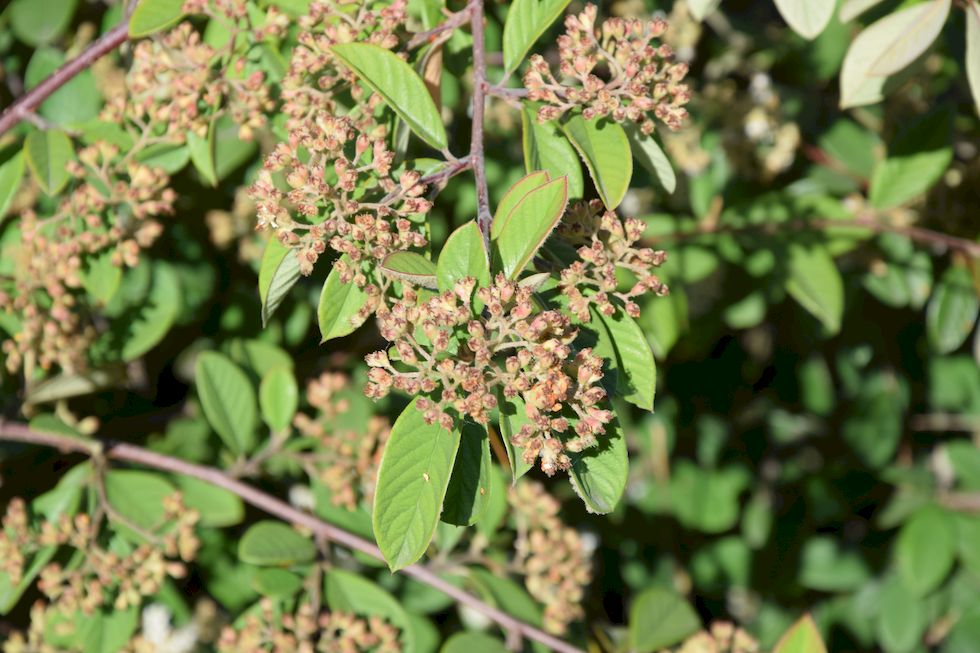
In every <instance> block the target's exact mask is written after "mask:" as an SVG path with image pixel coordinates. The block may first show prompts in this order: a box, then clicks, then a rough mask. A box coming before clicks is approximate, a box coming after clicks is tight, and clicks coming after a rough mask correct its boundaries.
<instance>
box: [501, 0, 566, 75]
mask: <svg viewBox="0 0 980 653" xmlns="http://www.w3.org/2000/svg"><path fill="white" fill-rule="evenodd" d="M568 3H569V0H515V2H512V3H510V7H509V9H508V10H507V20H506V21H505V22H504V72H508V73H509V72H511V71H513V70H516V69H517V67H518V66H519V65H521V62H522V61H523V60H524V57H525V55H527V53H528V50H530V49H531V46H533V45H534V42H535V41H537V40H538V39H539V38H541V35H542V34H544V32H545V30H547V29H548V27H550V26H551V24H552V23H554V22H555V21H556V20H557V19H558V17H559V16H561V13H562V12H563V11H564V10H565V7H567V6H568Z"/></svg>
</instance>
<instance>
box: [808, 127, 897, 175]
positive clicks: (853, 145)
mask: <svg viewBox="0 0 980 653" xmlns="http://www.w3.org/2000/svg"><path fill="white" fill-rule="evenodd" d="M818 144H819V145H820V148H821V149H823V150H824V151H825V152H826V153H827V154H828V155H830V156H831V157H832V158H833V159H835V160H836V161H838V162H840V163H841V164H842V165H843V166H844V167H845V168H847V169H848V170H849V171H850V172H853V173H854V174H856V175H858V176H860V177H861V178H863V179H868V178H869V177H871V174H872V173H873V172H874V167H875V163H876V157H875V153H876V152H878V151H879V150H880V149H883V145H882V143H881V139H879V138H878V135H877V134H875V133H874V132H873V131H870V130H868V129H865V128H864V127H861V126H859V125H858V124H857V123H855V122H854V121H852V120H848V119H846V118H841V119H839V120H837V121H836V122H834V124H833V125H831V126H830V129H828V130H827V131H826V132H824V133H823V134H822V135H821V136H820V140H819V141H818Z"/></svg>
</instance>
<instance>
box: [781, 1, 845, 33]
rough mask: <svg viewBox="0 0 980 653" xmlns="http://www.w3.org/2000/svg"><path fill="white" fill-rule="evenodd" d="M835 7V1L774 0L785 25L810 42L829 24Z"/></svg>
mask: <svg viewBox="0 0 980 653" xmlns="http://www.w3.org/2000/svg"><path fill="white" fill-rule="evenodd" d="M836 7H837V1H836V0H776V8H777V9H779V13H780V14H781V15H782V17H783V19H784V20H785V21H786V23H787V24H788V25H789V26H790V27H791V28H792V29H793V31H794V32H796V33H797V34H799V35H800V36H802V37H803V38H805V39H809V40H811V41H812V40H813V39H815V38H817V37H818V36H819V35H820V33H821V32H823V30H824V28H825V27H827V24H828V23H830V19H831V18H832V17H833V15H834V9H835V8H836Z"/></svg>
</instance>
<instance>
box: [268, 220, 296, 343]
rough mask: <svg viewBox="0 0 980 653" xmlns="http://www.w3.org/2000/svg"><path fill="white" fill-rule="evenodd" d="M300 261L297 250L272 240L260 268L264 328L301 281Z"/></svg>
mask: <svg viewBox="0 0 980 653" xmlns="http://www.w3.org/2000/svg"><path fill="white" fill-rule="evenodd" d="M299 277H300V272H299V259H297V258H296V252H295V250H293V249H291V248H289V247H286V246H285V245H283V244H282V243H280V242H279V239H278V238H270V239H269V242H268V243H267V244H266V246H265V252H263V254H262V265H261V266H260V267H259V301H260V302H261V304H262V326H263V327H265V326H266V325H267V324H268V323H269V318H271V317H272V314H273V313H275V312H276V309H278V308H279V306H280V304H282V302H283V300H284V299H285V298H286V295H288V294H289V290H290V289H291V288H292V287H293V286H294V285H296V282H297V281H299Z"/></svg>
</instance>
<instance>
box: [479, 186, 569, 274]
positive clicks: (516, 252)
mask: <svg viewBox="0 0 980 653" xmlns="http://www.w3.org/2000/svg"><path fill="white" fill-rule="evenodd" d="M567 205H568V180H567V179H566V178H565V177H561V178H559V179H555V180H554V181H549V182H548V183H546V184H544V185H542V186H539V187H538V188H535V189H534V190H532V191H531V192H529V193H527V195H525V196H524V198H523V199H521V201H520V202H518V203H517V206H515V207H514V209H513V210H512V211H511V212H510V215H509V216H508V217H507V219H506V220H505V221H504V225H503V227H501V229H500V234H499V236H498V237H497V241H496V244H497V255H498V258H499V261H500V270H501V271H502V272H503V273H504V275H505V276H506V277H507V278H509V279H516V278H517V277H518V276H520V274H521V272H523V271H524V268H525V267H526V266H527V264H528V262H529V261H530V260H531V257H533V256H534V255H535V253H537V251H538V250H539V249H540V248H541V246H542V245H544V241H546V240H547V239H548V236H550V235H551V232H552V231H553V230H554V228H555V226H556V225H557V224H558V221H559V220H561V217H562V215H564V214H565V207H566V206H567Z"/></svg>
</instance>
